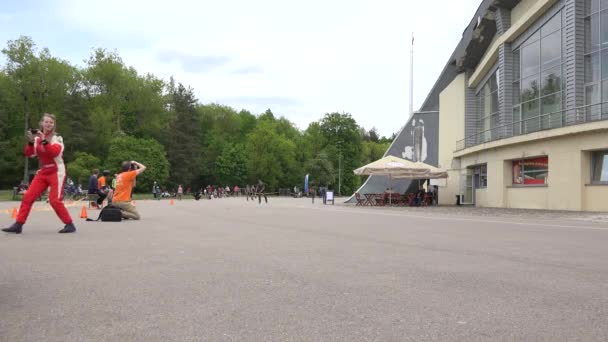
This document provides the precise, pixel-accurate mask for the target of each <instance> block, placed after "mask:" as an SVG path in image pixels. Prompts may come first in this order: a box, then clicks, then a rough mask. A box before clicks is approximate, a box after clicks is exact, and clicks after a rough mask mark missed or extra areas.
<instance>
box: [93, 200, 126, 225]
mask: <svg viewBox="0 0 608 342" xmlns="http://www.w3.org/2000/svg"><path fill="white" fill-rule="evenodd" d="M99 220H101V221H104V222H120V221H122V212H121V210H120V208H118V207H115V206H113V205H111V204H109V205H107V206H105V207H104V208H103V209H101V212H100V213H99V217H98V218H97V220H93V219H90V218H87V221H99Z"/></svg>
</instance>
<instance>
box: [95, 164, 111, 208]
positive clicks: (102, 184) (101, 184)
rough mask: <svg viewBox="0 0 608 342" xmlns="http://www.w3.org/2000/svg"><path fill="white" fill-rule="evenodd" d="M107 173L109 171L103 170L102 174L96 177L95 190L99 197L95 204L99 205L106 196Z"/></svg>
mask: <svg viewBox="0 0 608 342" xmlns="http://www.w3.org/2000/svg"><path fill="white" fill-rule="evenodd" d="M106 172H107V173H106ZM109 173H110V172H109V171H104V172H103V176H101V177H99V178H98V179H97V189H98V190H97V191H98V194H99V198H98V199H97V206H99V207H101V206H102V205H103V201H104V200H105V199H106V197H108V184H107V176H108V174H109Z"/></svg>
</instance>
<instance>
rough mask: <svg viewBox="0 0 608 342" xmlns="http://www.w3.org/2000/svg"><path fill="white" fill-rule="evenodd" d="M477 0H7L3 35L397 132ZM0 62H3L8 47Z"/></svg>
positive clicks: (77, 60)
mask: <svg viewBox="0 0 608 342" xmlns="http://www.w3.org/2000/svg"><path fill="white" fill-rule="evenodd" d="M480 2H481V0H427V1H407V0H307V1H291V0H256V1H247V0H222V1H208V0H201V1H186V0H171V1H155V0H148V1H143V0H142V1H139V0H137V1H129V0H122V1H117V0H103V1H97V0H88V1H81V0H52V1H33V0H21V1H12V0H0V4H1V6H0V28H1V29H0V46H2V47H5V46H6V42H7V41H8V40H11V39H16V38H18V37H19V36H20V35H27V36H30V37H32V38H33V40H34V42H35V43H36V44H37V46H38V47H39V48H41V47H48V48H49V49H50V51H51V54H52V55H54V56H57V57H60V58H63V59H66V60H68V61H70V62H71V63H72V64H74V65H80V66H82V65H84V63H83V61H84V60H85V59H87V58H88V56H89V55H90V54H91V51H92V49H93V48H98V47H101V48H106V49H109V50H116V51H117V52H118V54H119V55H120V56H121V57H122V58H123V60H124V62H125V64H127V65H128V66H133V67H135V68H136V69H137V70H138V71H139V72H140V73H152V74H155V75H156V76H158V77H161V78H163V79H168V78H169V77H170V76H174V77H175V79H176V80H177V81H179V82H182V83H184V84H185V85H190V86H192V87H193V88H194V90H195V93H196V95H197V97H198V99H199V101H200V102H202V103H209V102H216V103H221V104H226V105H230V106H232V107H234V108H236V109H237V110H239V109H242V108H244V109H248V110H250V111H252V112H253V113H260V112H263V111H264V110H266V109H267V108H270V109H271V110H272V111H273V113H275V115H277V116H285V117H286V118H288V119H289V120H291V121H292V122H294V123H295V124H296V125H297V126H298V127H300V128H302V129H305V128H306V127H307V126H308V124H309V123H310V122H311V121H315V120H319V119H320V118H322V117H323V115H324V114H325V113H328V112H335V111H337V112H347V113H351V114H352V115H353V117H354V118H355V119H356V120H357V122H358V123H359V125H361V126H363V127H365V128H366V129H370V128H372V127H376V128H377V129H378V131H379V132H380V134H381V135H387V136H388V135H390V134H392V133H393V132H396V131H398V130H399V128H400V127H401V126H402V125H403V124H404V123H405V121H406V120H407V116H408V108H409V99H408V97H409V95H408V94H409V43H410V36H411V32H414V35H415V57H414V64H415V66H414V68H415V70H414V74H415V75H414V78H415V81H414V82H415V85H414V108H415V109H417V108H418V107H419V106H420V105H421V104H422V102H423V101H424V99H425V97H426V95H427V94H428V92H429V90H430V89H431V87H432V86H433V84H434V82H435V80H436V79H437V77H438V76H439V73H440V72H441V70H442V68H443V67H444V65H445V63H446V61H447V59H448V58H449V56H450V54H451V53H452V51H453V49H454V48H455V47H456V45H457V44H458V42H459V40H460V37H461V35H462V32H463V30H464V29H465V27H466V25H467V24H468V23H469V21H470V20H471V18H472V17H473V15H474V13H475V10H476V9H477V7H478V6H479V3H480ZM0 63H2V64H4V59H3V57H2V58H0Z"/></svg>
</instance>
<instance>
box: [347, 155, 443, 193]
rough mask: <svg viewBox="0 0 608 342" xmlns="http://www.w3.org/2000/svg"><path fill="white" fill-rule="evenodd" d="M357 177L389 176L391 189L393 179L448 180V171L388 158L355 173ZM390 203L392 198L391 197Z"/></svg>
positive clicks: (392, 157) (361, 168) (396, 158)
mask: <svg viewBox="0 0 608 342" xmlns="http://www.w3.org/2000/svg"><path fill="white" fill-rule="evenodd" d="M353 172H354V173H355V174H356V175H382V176H388V179H389V188H390V187H391V186H390V183H391V179H392V178H401V179H403V178H407V179H437V178H448V173H447V171H445V170H443V169H440V168H437V167H434V166H432V165H428V164H425V163H422V162H413V161H410V160H406V159H402V158H398V157H395V156H386V157H384V158H381V159H378V160H376V161H374V162H371V163H369V164H367V165H365V166H362V167H360V168H358V169H356V170H354V171H353ZM389 203H390V197H389Z"/></svg>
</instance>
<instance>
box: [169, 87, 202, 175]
mask: <svg viewBox="0 0 608 342" xmlns="http://www.w3.org/2000/svg"><path fill="white" fill-rule="evenodd" d="M172 105H173V108H174V110H175V120H174V121H173V122H172V124H171V126H170V127H171V128H170V130H169V132H168V134H167V137H168V141H167V152H168V159H169V162H170V164H171V173H170V174H171V181H172V182H174V183H175V184H177V183H179V184H188V185H193V184H192V183H193V182H194V181H196V180H197V179H198V177H199V175H200V170H201V153H202V148H201V143H200V136H201V124H200V116H199V114H198V112H197V110H196V99H195V97H194V94H193V91H192V89H191V88H188V89H186V88H185V87H184V86H183V85H182V84H181V83H180V84H179V86H178V87H177V90H176V92H175V94H173V103H172Z"/></svg>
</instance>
